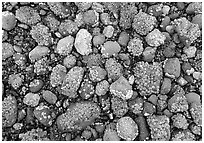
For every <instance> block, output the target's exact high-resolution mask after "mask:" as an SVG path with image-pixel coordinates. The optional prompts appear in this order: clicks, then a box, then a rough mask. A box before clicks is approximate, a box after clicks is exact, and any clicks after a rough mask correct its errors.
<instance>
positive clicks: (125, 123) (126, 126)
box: [116, 116, 139, 141]
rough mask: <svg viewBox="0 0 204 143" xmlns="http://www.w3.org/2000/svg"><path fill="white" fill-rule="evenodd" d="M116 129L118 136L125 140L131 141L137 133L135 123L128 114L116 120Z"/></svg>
mask: <svg viewBox="0 0 204 143" xmlns="http://www.w3.org/2000/svg"><path fill="white" fill-rule="evenodd" d="M116 129H117V133H118V136H119V137H121V138H122V139H125V140H127V141H133V140H134V139H135V138H136V137H137V136H138V134H139V131H138V126H137V124H136V123H135V121H134V120H133V119H132V118H130V117H129V116H125V117H122V118H120V119H119V120H118V121H117V124H116Z"/></svg>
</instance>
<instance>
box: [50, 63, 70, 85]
mask: <svg viewBox="0 0 204 143" xmlns="http://www.w3.org/2000/svg"><path fill="white" fill-rule="evenodd" d="M66 73H67V69H66V67H64V66H63V65H61V64H58V65H56V66H55V67H53V69H52V72H51V74H50V84H51V86H52V87H56V86H58V85H61V84H62V81H63V79H64V77H65V76H66Z"/></svg>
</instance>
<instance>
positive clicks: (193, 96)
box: [185, 92, 201, 104]
mask: <svg viewBox="0 0 204 143" xmlns="http://www.w3.org/2000/svg"><path fill="white" fill-rule="evenodd" d="M185 96H186V98H187V101H188V103H189V104H192V103H198V104H199V103H201V98H200V95H198V94H197V93H195V92H190V93H187V94H185Z"/></svg>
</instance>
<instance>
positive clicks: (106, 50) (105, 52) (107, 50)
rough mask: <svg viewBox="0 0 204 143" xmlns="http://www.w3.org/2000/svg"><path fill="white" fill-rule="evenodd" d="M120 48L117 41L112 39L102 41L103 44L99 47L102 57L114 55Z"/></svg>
mask: <svg viewBox="0 0 204 143" xmlns="http://www.w3.org/2000/svg"><path fill="white" fill-rule="evenodd" d="M120 50H121V47H120V45H119V44H118V42H116V41H115V42H113V41H107V42H105V43H104V45H103V46H102V47H101V54H102V56H104V57H107V58H108V57H110V56H112V55H113V56H116V55H117V54H118V53H119V52H120Z"/></svg>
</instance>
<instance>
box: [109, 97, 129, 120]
mask: <svg viewBox="0 0 204 143" xmlns="http://www.w3.org/2000/svg"><path fill="white" fill-rule="evenodd" d="M108 102H109V101H108ZM106 104H110V103H106ZM110 105H111V109H112V112H113V114H114V115H115V116H116V117H119V118H120V117H123V116H124V115H125V114H126V113H127V112H128V109H129V107H128V104H127V102H126V101H125V100H123V99H122V98H120V97H118V96H113V97H112V98H111V104H110ZM110 105H109V106H110ZM106 108H107V107H106ZM112 118H113V117H112Z"/></svg>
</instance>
